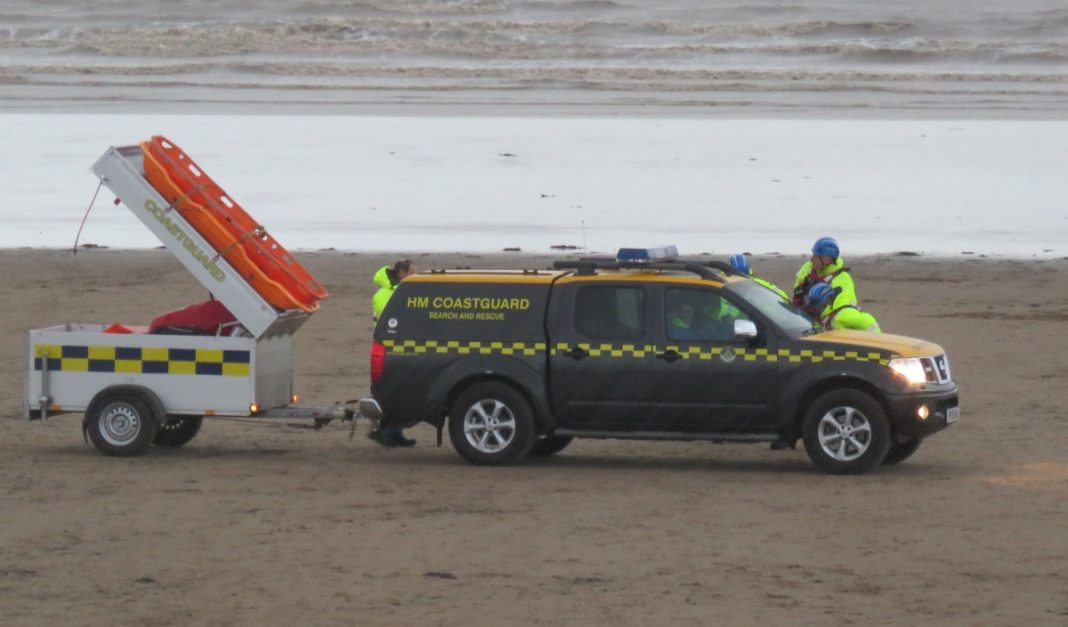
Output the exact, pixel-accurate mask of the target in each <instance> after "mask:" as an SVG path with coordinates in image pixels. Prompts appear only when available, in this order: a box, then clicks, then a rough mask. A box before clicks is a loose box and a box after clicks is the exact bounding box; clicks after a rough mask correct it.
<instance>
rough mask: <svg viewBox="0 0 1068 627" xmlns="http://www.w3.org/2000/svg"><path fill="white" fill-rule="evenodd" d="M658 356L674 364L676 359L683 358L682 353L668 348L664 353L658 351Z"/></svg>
mask: <svg viewBox="0 0 1068 627" xmlns="http://www.w3.org/2000/svg"><path fill="white" fill-rule="evenodd" d="M656 358H657V359H663V360H664V361H666V362H668V363H669V364H673V363H675V362H676V361H678V360H679V359H681V358H682V355H680V354H678V353H676V352H675V351H673V350H666V351H664V352H662V353H657V354H656Z"/></svg>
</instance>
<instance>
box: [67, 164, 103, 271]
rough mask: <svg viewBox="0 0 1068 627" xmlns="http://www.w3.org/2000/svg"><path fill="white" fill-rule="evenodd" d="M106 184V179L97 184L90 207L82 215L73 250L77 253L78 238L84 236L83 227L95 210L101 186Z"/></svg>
mask: <svg viewBox="0 0 1068 627" xmlns="http://www.w3.org/2000/svg"><path fill="white" fill-rule="evenodd" d="M103 186H104V179H100V182H99V183H97V184H96V191H95V192H93V199H92V200H90V201H89V207H88V208H87V209H86V210H85V215H84V216H82V224H81V226H79V227H78V234H77V235H75V236H74V248H73V249H72V250H71V252H73V253H74V254H75V255H77V254H78V240H80V239H81V238H82V229H83V228H85V221H86V220H88V219H89V212H90V211H92V210H93V204H94V203H96V197H97V194H99V193H100V188H101V187H103Z"/></svg>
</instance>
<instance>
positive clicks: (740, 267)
mask: <svg viewBox="0 0 1068 627" xmlns="http://www.w3.org/2000/svg"><path fill="white" fill-rule="evenodd" d="M727 263H729V264H731V267H732V268H734V269H735V270H737V271H738V272H741V273H742V274H749V273H751V272H752V271H753V270H752V268H750V267H749V260H748V259H746V258H745V255H731V258H730V259H728V260H727Z"/></svg>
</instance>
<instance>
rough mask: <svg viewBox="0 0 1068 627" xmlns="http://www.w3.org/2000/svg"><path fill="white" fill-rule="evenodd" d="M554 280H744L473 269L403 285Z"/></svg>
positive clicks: (663, 272)
mask: <svg viewBox="0 0 1068 627" xmlns="http://www.w3.org/2000/svg"><path fill="white" fill-rule="evenodd" d="M557 279H564V280H566V281H572V280H576V281H598V280H602V281H657V282H661V281H662V282H670V283H675V282H679V283H695V282H701V281H711V282H713V283H719V284H721V285H726V284H729V283H735V282H738V281H744V280H745V279H746V277H743V276H737V275H723V274H719V273H716V274H714V275H712V276H705V277H701V276H699V275H697V274H696V273H694V272H692V271H688V270H683V269H674V268H672V269H657V268H635V267H629V268H597V269H596V270H595V271H594V272H593V273H592V274H587V273H583V272H576V271H574V270H536V269H527V270H472V269H456V270H449V269H435V270H430V271H429V272H421V273H419V274H413V275H411V276H409V277H407V278H406V279H404V280H405V282H413V283H469V282H470V283H524V284H550V283H553V282H555V281H556V280H557Z"/></svg>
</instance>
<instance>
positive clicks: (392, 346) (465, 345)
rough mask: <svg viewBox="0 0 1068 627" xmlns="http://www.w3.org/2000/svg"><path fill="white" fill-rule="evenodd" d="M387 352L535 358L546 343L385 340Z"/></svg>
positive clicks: (543, 349) (543, 350) (542, 351)
mask: <svg viewBox="0 0 1068 627" xmlns="http://www.w3.org/2000/svg"><path fill="white" fill-rule="evenodd" d="M382 344H383V345H384V346H385V347H386V352H387V353H390V354H394V355H426V354H431V355H514V356H520V357H534V356H536V355H538V354H543V353H545V350H546V345H545V342H495V341H467V342H463V341H459V340H399V341H398V340H384V341H383V342H382Z"/></svg>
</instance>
